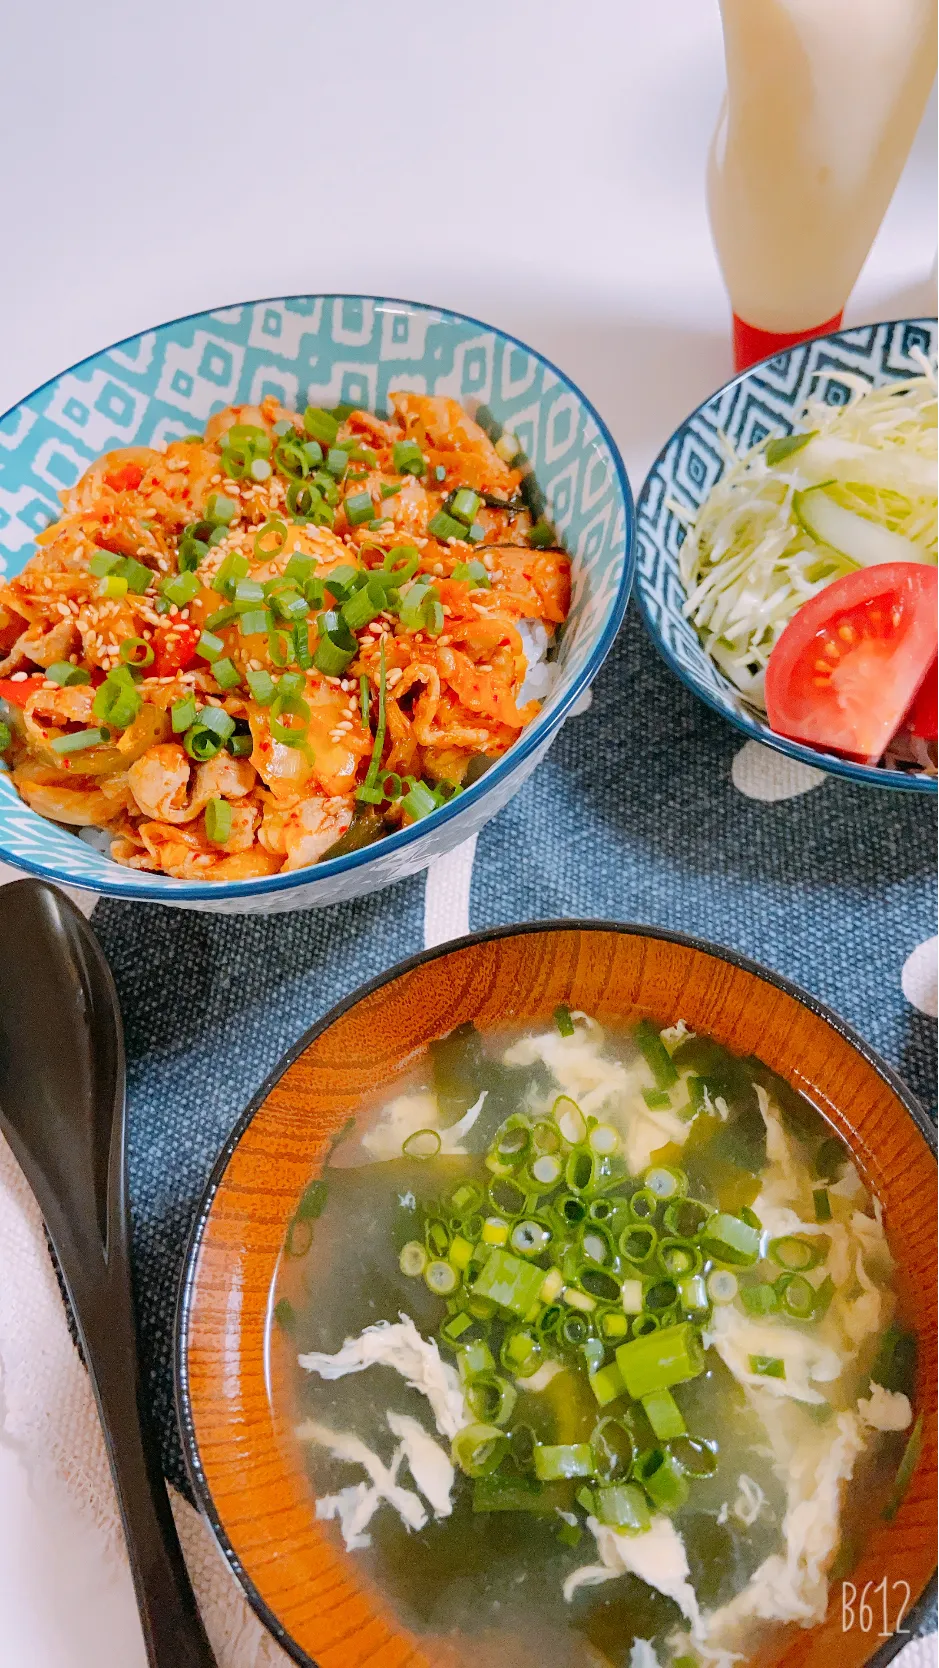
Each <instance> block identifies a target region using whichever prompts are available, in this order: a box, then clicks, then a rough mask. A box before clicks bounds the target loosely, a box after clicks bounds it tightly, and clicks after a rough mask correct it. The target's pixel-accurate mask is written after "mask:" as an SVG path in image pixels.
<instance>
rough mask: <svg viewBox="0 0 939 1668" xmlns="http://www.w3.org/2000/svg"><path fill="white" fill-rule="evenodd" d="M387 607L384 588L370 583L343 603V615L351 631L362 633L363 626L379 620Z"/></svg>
mask: <svg viewBox="0 0 939 1668" xmlns="http://www.w3.org/2000/svg"><path fill="white" fill-rule="evenodd" d="M387 606H388V599H387V597H386V595H385V591H384V587H383V586H382V585H379V584H377V583H375V582H374V581H369V582H368V583H367V584H365V585H363V586H361V588H360V589H359V590H358V591H355V592H353V594H352V596H351V597H349V598H348V599H347V600H346V601H345V602H344V603H343V605H342V609H341V613H342V617H343V619H344V620H345V622H346V625H347V626H348V627H349V630H350V631H361V629H362V627H363V626H367V625H369V624H370V623H371V621H372V620H377V619H378V616H379V614H380V613H381V612H382V610H383V609H384V608H386V607H387Z"/></svg>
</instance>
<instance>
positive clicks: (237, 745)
mask: <svg viewBox="0 0 939 1668" xmlns="http://www.w3.org/2000/svg"><path fill="white" fill-rule="evenodd" d="M226 745H227V747H228V751H229V753H230V754H231V755H232V757H233V758H235V759H246V758H247V757H248V755H249V754H250V753H253V752H254V738H253V737H252V735H251V732H250V730H247V731H240V732H239V733H238V734H236V735H233V736H232V737H231V738H230V739H229V741H228V742H227V744H226Z"/></svg>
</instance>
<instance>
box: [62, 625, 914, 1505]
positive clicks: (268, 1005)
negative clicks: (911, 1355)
mask: <svg viewBox="0 0 939 1668" xmlns="http://www.w3.org/2000/svg"><path fill="white" fill-rule="evenodd" d="M740 746H741V738H740V737H739V736H738V735H737V734H736V732H735V731H733V730H732V729H730V728H729V727H728V726H727V725H726V724H725V723H724V722H723V721H722V720H721V719H719V718H718V717H717V716H716V715H714V714H712V713H711V712H710V711H709V710H708V709H707V708H705V707H703V706H702V705H701V704H700V703H699V702H698V701H696V700H695V699H694V697H692V696H691V695H690V694H688V693H687V692H686V691H685V690H684V688H683V687H682V686H681V685H680V684H679V683H677V682H676V680H675V679H674V678H673V677H672V675H671V674H670V673H669V672H668V671H667V670H666V668H665V667H664V665H663V664H662V663H661V662H660V661H659V659H658V657H657V655H656V653H655V651H654V649H653V647H652V645H651V644H650V642H649V641H648V639H647V638H646V636H645V634H644V632H643V629H642V627H641V625H640V623H639V621H638V619H637V617H636V615H635V613H634V611H631V612H630V616H629V619H628V621H627V624H626V627H625V628H624V630H623V632H622V633H621V634H620V637H619V639H618V641H617V644H616V647H615V648H614V651H613V653H612V655H611V656H610V659H609V660H608V662H607V664H606V666H605V667H604V669H603V671H602V673H601V675H600V678H599V679H598V681H597V683H596V685H595V686H594V700H593V703H592V706H591V708H590V710H589V711H588V712H587V713H586V714H584V715H583V716H581V717H578V718H574V719H571V720H570V721H569V722H568V723H567V724H566V725H565V727H564V730H563V731H562V733H561V736H560V737H559V739H558V741H557V742H556V743H555V746H554V748H553V750H552V752H551V753H550V755H549V757H548V759H547V760H546V762H545V763H544V764H543V765H542V766H541V767H540V768H539V770H538V771H536V773H535V775H534V777H533V778H532V779H531V780H530V781H529V782H528V784H527V785H526V787H525V788H523V790H522V791H521V793H520V794H519V795H518V796H517V798H516V799H515V800H513V802H512V803H511V804H510V805H509V806H508V807H507V809H506V810H505V811H503V812H502V814H501V815H500V816H499V817H498V818H497V819H496V821H495V822H494V823H491V824H490V825H489V827H488V828H487V829H485V830H484V831H483V833H482V835H481V836H480V839H479V844H478V848H477V853H476V861H475V866H474V871H473V886H472V894H471V912H470V925H471V926H472V927H473V928H474V929H476V928H480V927H485V926H489V925H492V924H495V923H500V922H509V921H514V920H526V919H533V918H536V917H538V916H558V915H579V916H597V917H600V916H605V917H608V918H614V919H617V920H623V921H626V920H631V921H640V922H644V923H648V924H654V925H658V926H665V927H671V928H678V929H681V930H684V931H687V932H691V933H696V934H699V935H701V936H704V937H708V938H713V939H715V940H716V941H717V942H718V943H722V944H726V945H730V946H732V947H734V948H735V949H738V950H742V951H744V952H746V953H747V954H748V955H751V956H754V957H756V958H757V959H758V960H760V961H763V962H765V963H766V964H767V965H768V966H770V967H772V968H776V969H777V970H779V971H780V972H782V973H785V974H788V975H789V976H790V977H792V978H794V979H796V980H798V981H799V982H800V983H801V984H803V985H804V986H805V987H806V988H807V989H808V990H809V991H811V992H812V993H813V994H814V995H816V996H819V997H821V998H822V999H823V1000H824V1001H826V1002H828V1003H830V1004H831V1005H832V1006H833V1007H834V1008H836V1009H837V1010H838V1011H839V1012H840V1013H841V1014H843V1015H844V1017H845V1018H846V1019H848V1020H849V1021H850V1022H851V1023H852V1024H853V1025H855V1026H856V1027H857V1029H858V1030H859V1031H860V1032H861V1033H862V1034H863V1035H864V1036H865V1037H866V1038H868V1039H869V1041H870V1042H872V1043H873V1044H874V1046H875V1047H876V1048H878V1049H879V1050H880V1051H881V1052H882V1054H883V1055H884V1056H885V1058H886V1059H887V1060H888V1061H889V1062H890V1063H891V1064H892V1065H894V1066H895V1067H897V1068H898V1070H899V1071H900V1073H901V1075H902V1076H903V1077H904V1078H905V1079H906V1081H907V1082H908V1083H909V1084H910V1086H911V1087H912V1088H913V1090H914V1091H915V1092H916V1093H917V1094H918V1095H919V1096H920V1097H921V1098H922V1099H923V1100H924V1102H926V1103H927V1104H929V1105H931V1104H932V1101H933V1093H934V1083H935V1041H936V1026H935V1022H934V1021H933V1020H931V1019H928V1018H926V1017H925V1016H924V1015H922V1014H920V1013H917V1012H916V1011H915V1010H914V1009H913V1008H912V1007H910V1005H909V1004H908V1003H907V1002H906V1001H905V999H904V997H903V994H902V990H901V985H900V975H901V969H902V967H903V963H904V961H905V960H906V957H907V956H908V955H909V954H910V952H911V951H912V950H913V949H914V948H915V947H916V946H917V945H918V944H920V943H921V942H922V941H923V940H924V939H926V938H928V937H929V936H930V934H932V933H934V932H935V883H934V876H935V872H936V850H935V813H934V809H933V806H932V804H931V803H930V802H929V801H928V800H926V799H925V798H924V799H920V798H919V797H918V796H916V797H914V796H913V795H905V794H904V795H894V794H890V793H881V792H873V791H870V790H863V789H860V788H856V787H853V786H851V785H849V784H846V783H843V782H840V781H835V780H834V779H828V780H826V782H825V784H824V786H822V787H819V788H816V789H813V790H812V791H811V792H808V793H804V794H801V795H800V796H799V797H796V798H791V799H787V800H784V801H781V802H779V803H776V804H764V803H760V802H758V801H755V800H752V799H748V798H746V797H744V796H743V795H742V794H741V793H740V792H738V790H737V788H736V787H734V785H733V783H732V780H731V763H732V761H733V759H734V756H735V754H737V753H738V752H739V750H740ZM423 911H424V879H423V877H422V876H417V877H415V878H413V879H411V880H409V881H405V882H403V883H402V884H401V885H399V886H397V887H395V888H393V889H392V890H391V891H387V892H382V893H379V894H378V895H376V896H375V897H372V898H367V899H364V900H362V901H361V902H357V903H348V904H342V905H338V906H336V907H335V908H332V909H325V910H311V911H308V912H306V913H303V914H297V915H275V916H269V917H267V918H264V917H258V916H216V915H203V914H195V913H190V912H188V911H182V910H179V911H177V910H171V909H163V908H159V907H157V906H149V905H144V904H122V903H116V902H113V901H108V900H104V901H103V902H102V903H100V904H99V906H98V908H97V909H96V911H95V915H94V927H95V931H96V932H97V934H98V937H99V939H100V940H101V943H102V945H103V947H104V950H105V953H106V955H107V957H108V960H109V961H110V964H111V967H112V968H113V970H114V974H115V978H116V980H117V986H118V991H119V993H120V997H121V1004H122V1008H123V1012H124V1023H125V1027H126V1037H127V1054H128V1072H129V1107H130V1143H129V1162H130V1185H131V1203H132V1210H133V1226H134V1256H135V1277H136V1288H137V1302H138V1314H139V1318H140V1327H141V1331H142V1340H143V1353H144V1360H145V1366H146V1374H147V1380H148V1387H149V1391H150V1399H151V1402H152V1406H153V1409H154V1412H155V1415H156V1418H157V1420H158V1423H159V1427H160V1431H161V1436H162V1442H163V1453H164V1462H165V1466H166V1471H167V1475H168V1476H169V1477H170V1478H171V1479H172V1480H173V1481H175V1482H177V1483H178V1484H180V1485H182V1486H185V1482H184V1475H183V1467H182V1461H181V1456H180V1451H179V1444H178V1438H177V1433H176V1427H175V1420H174V1415H173V1393H172V1355H173V1339H172V1329H173V1314H174V1306H175V1299H176V1289H177V1285H178V1281H179V1274H180V1267H181V1262H182V1257H183V1253H184V1250H185V1245H186V1241H187V1237H188V1234H189V1231H190V1228H191V1226H192V1222H193V1220H194V1217H195V1213H196V1208H197V1205H198V1201H199V1197H200V1194H201V1192H202V1189H203V1187H204V1185H205V1182H206V1179H207V1177H208V1174H209V1171H210V1170H211V1167H212V1163H213V1160H214V1158H215V1155H216V1153H217V1151H218V1149H219V1147H220V1146H221V1144H222V1142H223V1140H224V1138H225V1136H226V1135H227V1133H228V1131H229V1129H230V1128H231V1126H232V1124H233V1123H234V1122H235V1119H236V1118H237V1116H238V1113H239V1112H240V1111H241V1109H242V1107H243V1106H244V1105H245V1104H246V1102H247V1101H248V1100H249V1099H250V1098H251V1096H252V1095H253V1093H254V1092H255V1090H256V1089H257V1088H258V1086H259V1084H260V1083H261V1082H262V1080H263V1079H264V1077H265V1076H266V1074H267V1073H268V1072H269V1071H270V1070H271V1068H272V1066H274V1065H275V1063H276V1061H277V1059H278V1058H279V1056H280V1055H281V1054H282V1053H283V1051H284V1049H285V1048H287V1047H288V1045H289V1044H290V1043H292V1042H294V1041H295V1040H296V1038H297V1037H298V1036H300V1034H301V1033H302V1032H303V1031H304V1030H305V1029H306V1028H307V1027H308V1026H309V1025H311V1024H312V1023H313V1022H314V1020H315V1019H317V1018H318V1017H319V1016H320V1015H321V1014H323V1013H324V1012H325V1011H326V1010H327V1009H328V1008H329V1007H331V1006H332V1004H333V1003H334V1002H336V1001H338V1000H339V998H340V997H342V996H344V995H345V994H346V993H347V992H349V991H351V990H353V989H354V988H355V987H356V986H357V985H358V984H360V983H361V982H362V981H363V980H365V979H368V978H371V977H372V976H374V975H375V974H376V973H379V972H381V971H382V970H384V969H385V968H387V967H389V966H391V965H392V964H393V963H394V962H396V961H398V960H400V959H401V958H402V957H403V956H407V955H411V954H413V953H414V952H415V951H416V950H419V949H420V948H421V947H422V937H423Z"/></svg>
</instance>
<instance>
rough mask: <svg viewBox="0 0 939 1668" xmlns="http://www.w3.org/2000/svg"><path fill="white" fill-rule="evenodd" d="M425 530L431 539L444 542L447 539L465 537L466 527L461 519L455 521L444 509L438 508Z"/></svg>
mask: <svg viewBox="0 0 939 1668" xmlns="http://www.w3.org/2000/svg"><path fill="white" fill-rule="evenodd" d="M427 531H428V533H429V534H430V536H431V538H432V539H439V540H440V542H441V544H446V542H447V540H448V539H463V540H464V541H465V539H466V528H465V527H464V525H463V523H462V521H457V520H456V519H455V518H454V517H453V516H452V515H448V514H447V512H446V510H438V511H437V513H436V515H432V516H431V518H430V520H429V521H428V523H427Z"/></svg>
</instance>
